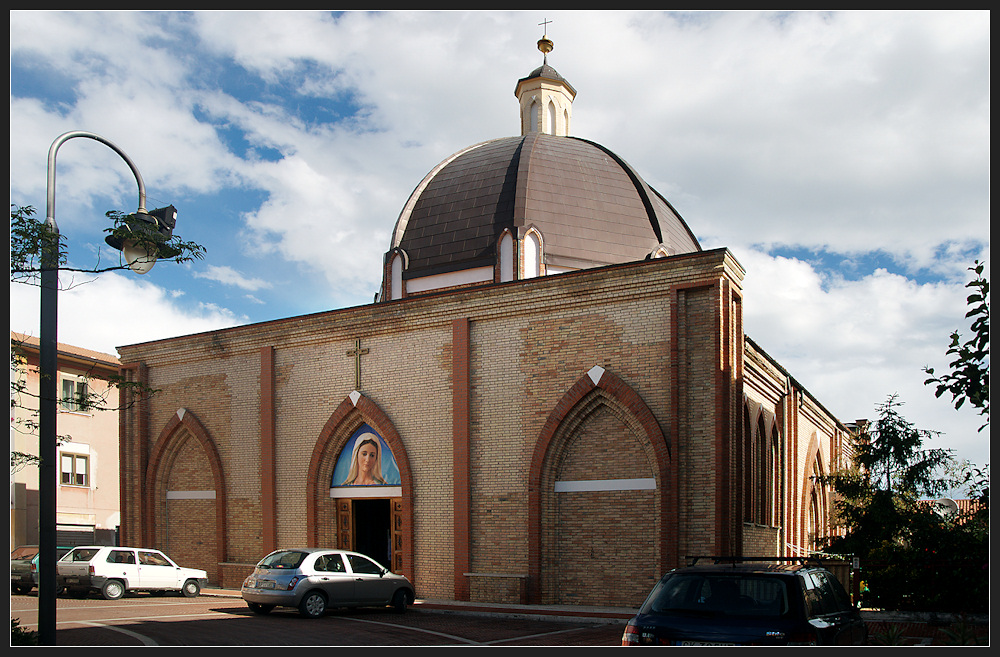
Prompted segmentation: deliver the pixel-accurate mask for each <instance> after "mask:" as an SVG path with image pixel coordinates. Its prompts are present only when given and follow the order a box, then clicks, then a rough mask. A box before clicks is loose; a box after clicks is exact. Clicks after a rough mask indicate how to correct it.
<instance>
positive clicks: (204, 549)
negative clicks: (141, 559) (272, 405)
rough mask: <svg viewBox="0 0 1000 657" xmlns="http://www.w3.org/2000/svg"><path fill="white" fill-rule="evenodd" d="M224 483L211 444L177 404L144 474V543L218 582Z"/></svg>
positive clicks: (195, 420)
mask: <svg viewBox="0 0 1000 657" xmlns="http://www.w3.org/2000/svg"><path fill="white" fill-rule="evenodd" d="M225 491H226V487H225V482H224V480H223V475H222V461H221V459H220V458H219V453H218V450H217V449H216V447H215V442H214V441H213V440H212V438H211V437H210V436H209V434H208V431H207V430H206V429H205V427H204V426H203V425H202V424H201V422H200V421H199V420H198V418H196V417H195V416H194V414H193V413H191V412H190V411H188V410H187V409H184V408H181V409H178V411H177V412H176V413H175V414H174V415H173V416H172V417H171V419H170V421H169V422H168V423H167V424H166V426H165V427H164V428H163V430H162V431H161V432H160V436H159V438H158V439H157V441H156V443H155V444H154V445H153V448H152V450H151V453H150V459H149V465H148V469H147V474H146V490H145V494H146V508H147V510H148V512H147V513H146V515H145V517H144V519H143V520H144V527H143V538H142V542H143V544H144V545H147V546H155V547H158V548H160V549H162V550H163V551H165V552H166V553H167V554H168V555H170V557H171V558H172V559H174V560H175V561H177V562H179V563H183V564H185V565H189V566H191V567H195V568H202V569H204V570H205V571H206V572H207V573H208V579H209V581H210V582H212V583H218V582H220V581H221V575H222V572H221V565H220V564H222V563H223V562H225V560H226V559H225V557H226V493H225Z"/></svg>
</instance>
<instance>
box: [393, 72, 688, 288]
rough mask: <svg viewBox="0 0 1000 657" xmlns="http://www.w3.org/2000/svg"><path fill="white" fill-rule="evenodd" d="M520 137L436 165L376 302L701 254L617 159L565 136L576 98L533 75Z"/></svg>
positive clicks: (399, 226) (403, 217)
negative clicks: (438, 291)
mask: <svg viewBox="0 0 1000 657" xmlns="http://www.w3.org/2000/svg"><path fill="white" fill-rule="evenodd" d="M515 95H517V96H518V98H519V101H520V105H521V119H522V120H521V124H522V135H521V136H519V137H504V138H500V139H494V140H490V141H485V142H482V143H479V144H475V145H473V146H470V147H468V148H465V149H463V150H461V151H459V152H457V153H455V154H453V155H452V156H451V157H449V158H447V159H445V160H444V161H443V162H441V163H440V164H439V165H438V166H436V167H435V168H434V169H433V170H431V172H430V173H428V174H427V175H426V176H425V177H424V179H423V181H421V183H420V184H419V185H418V186H417V188H416V189H415V190H414V191H413V193H412V194H411V195H410V198H409V200H408V201H407V202H406V205H405V206H404V207H403V210H402V212H401V213H400V215H399V219H398V220H397V222H396V226H395V229H394V230H393V235H392V242H391V244H390V247H389V251H388V252H387V253H386V261H385V279H384V282H383V288H382V293H381V298H382V299H384V300H389V299H397V298H401V297H403V296H408V295H411V294H415V293H421V292H427V291H432V290H440V289H445V288H453V287H458V286H470V285H482V284H489V283H494V282H505V281H510V280H518V279H523V278H530V277H533V276H542V275H548V274H556V273H562V272H566V271H572V270H576V269H586V268H591V267H600V266H604V265H612V264H619V263H624V262H632V261H636V260H643V259H646V258H649V257H661V256H668V255H674V254H679V253H689V252H693V251H700V250H701V246H700V245H699V244H698V240H697V239H696V238H695V236H694V234H693V233H692V232H691V230H690V229H689V228H688V226H687V224H685V223H684V220H683V219H682V218H681V217H680V215H678V214H677V212H676V211H675V210H674V209H673V208H672V207H671V205H670V204H669V203H668V202H667V200H666V199H665V198H663V196H661V195H660V194H659V193H658V192H657V191H656V190H654V189H653V188H652V187H650V186H649V185H648V184H646V182H645V181H644V180H643V179H642V178H641V177H640V176H639V175H638V174H637V173H636V172H635V170H634V169H633V168H632V167H631V166H629V165H628V164H627V163H626V162H625V161H624V160H623V159H622V158H620V157H618V156H617V155H616V154H615V153H613V152H612V151H610V150H609V149H607V148H605V147H603V146H601V145H599V144H596V143H594V142H592V141H587V140H585V139H580V138H578V137H572V136H569V134H568V129H569V120H570V105H571V104H572V99H573V97H574V96H575V95H576V91H575V90H574V89H573V88H572V87H571V86H570V85H569V83H568V82H566V81H565V79H563V78H562V77H561V76H559V74H558V73H556V72H555V70H554V69H551V67H549V66H548V65H547V64H543V66H542V67H539V68H538V69H536V70H535V71H533V72H532V73H531V75H529V76H528V77H526V78H522V79H521V80H519V81H518V85H517V90H516V91H515Z"/></svg>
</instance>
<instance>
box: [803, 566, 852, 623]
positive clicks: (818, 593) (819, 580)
mask: <svg viewBox="0 0 1000 657" xmlns="http://www.w3.org/2000/svg"><path fill="white" fill-rule="evenodd" d="M802 580H803V582H802V583H803V593H804V594H805V599H806V607H807V608H808V609H809V615H810V616H823V615H825V614H835V613H840V612H842V611H844V610H845V609H848V608H850V606H851V599H850V598H849V597H848V595H847V592H846V591H844V587H843V586H841V585H840V582H839V581H837V578H836V577H834V576H833V575H832V574H830V573H827V572H822V571H813V572H806V573H803V574H802Z"/></svg>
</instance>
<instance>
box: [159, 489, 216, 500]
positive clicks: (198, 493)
mask: <svg viewBox="0 0 1000 657" xmlns="http://www.w3.org/2000/svg"><path fill="white" fill-rule="evenodd" d="M167 499H168V500H214V499H215V491H214V490H168V491H167Z"/></svg>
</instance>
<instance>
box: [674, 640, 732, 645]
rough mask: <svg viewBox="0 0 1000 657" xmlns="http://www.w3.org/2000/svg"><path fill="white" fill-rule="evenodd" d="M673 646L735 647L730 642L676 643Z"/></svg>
mask: <svg viewBox="0 0 1000 657" xmlns="http://www.w3.org/2000/svg"><path fill="white" fill-rule="evenodd" d="M674 645H675V646H735V645H736V644H735V643H733V642H731V641H677V642H675V643H674Z"/></svg>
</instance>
